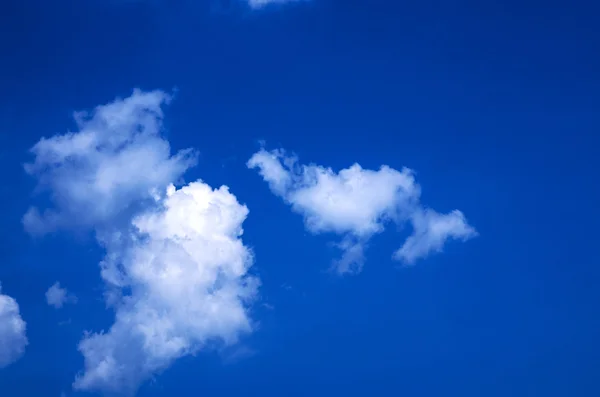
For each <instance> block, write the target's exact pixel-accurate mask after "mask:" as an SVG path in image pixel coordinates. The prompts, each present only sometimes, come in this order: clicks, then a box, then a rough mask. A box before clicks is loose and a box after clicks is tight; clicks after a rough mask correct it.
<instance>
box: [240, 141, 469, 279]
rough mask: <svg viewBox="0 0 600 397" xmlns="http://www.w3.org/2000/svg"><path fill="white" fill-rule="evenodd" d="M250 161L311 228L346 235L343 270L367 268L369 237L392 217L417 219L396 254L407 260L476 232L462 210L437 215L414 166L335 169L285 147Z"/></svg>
mask: <svg viewBox="0 0 600 397" xmlns="http://www.w3.org/2000/svg"><path fill="white" fill-rule="evenodd" d="M247 165H248V167H249V168H256V169H258V171H259V173H260V175H261V176H262V177H263V179H264V180H265V181H266V182H267V183H268V184H269V187H270V189H271V191H272V192H273V193H274V194H276V195H278V196H280V197H282V198H283V199H284V200H285V201H286V202H287V203H288V204H290V205H291V207H292V209H293V210H294V211H295V212H297V213H299V214H301V215H302V216H303V217H304V222H305V225H306V228H307V229H308V230H309V231H311V232H313V233H315V234H317V233H326V232H332V233H336V234H338V235H341V236H342V241H341V242H340V243H339V244H338V247H339V248H340V249H341V251H342V257H341V258H340V259H339V260H337V261H336V262H335V263H334V265H335V268H336V270H337V271H338V272H340V273H346V272H358V271H360V270H361V268H362V265H363V263H364V251H365V248H366V245H367V243H368V241H369V239H370V238H371V237H372V236H373V235H375V234H377V233H380V232H382V231H383V230H384V228H385V225H386V224H387V223H389V222H390V221H393V222H395V223H397V224H403V223H405V222H407V221H410V222H411V223H412V224H413V228H414V234H413V235H412V236H411V237H409V239H408V240H407V242H406V244H405V245H404V246H403V247H402V248H401V249H400V250H399V251H398V253H396V254H395V256H394V257H395V258H396V259H401V260H405V261H407V262H413V261H414V260H416V259H417V258H419V257H424V256H426V255H427V254H428V253H429V252H430V251H439V250H441V248H442V245H443V244H444V242H445V241H446V240H447V239H449V238H461V239H467V238H469V237H472V236H474V235H475V231H474V229H472V228H471V227H470V226H468V225H467V224H466V220H465V219H464V216H462V213H460V212H459V211H454V212H452V213H450V214H448V215H443V216H442V215H439V214H438V216H437V217H434V216H433V215H432V214H437V213H435V212H432V211H426V210H424V209H423V208H422V206H421V204H420V194H421V189H420V187H419V185H418V184H417V183H416V181H415V178H414V174H413V172H412V171H411V170H410V169H408V168H404V169H402V171H397V170H395V169H392V168H390V167H388V166H385V165H384V166H381V167H380V169H379V170H377V171H374V170H367V169H363V168H362V167H361V166H360V165H358V164H354V165H352V166H350V167H349V168H346V169H343V170H340V171H339V172H335V171H333V170H332V169H331V168H325V167H323V166H319V165H315V164H309V165H299V164H298V162H297V159H296V158H295V157H293V156H286V154H285V152H284V151H283V150H282V149H279V150H274V151H270V152H268V151H266V150H264V149H261V150H260V151H258V152H257V153H255V154H254V155H253V156H252V157H251V158H250V160H249V161H248V163H247ZM419 214H423V216H419ZM458 214H460V216H458ZM423 217H426V218H427V220H428V221H427V222H426V221H424V220H423ZM461 221H462V223H461Z"/></svg>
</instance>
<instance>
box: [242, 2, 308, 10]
mask: <svg viewBox="0 0 600 397" xmlns="http://www.w3.org/2000/svg"><path fill="white" fill-rule="evenodd" d="M297 1H302V0H248V4H249V5H250V7H252V8H254V9H259V8H263V7H265V6H268V5H272V4H285V3H292V2H297Z"/></svg>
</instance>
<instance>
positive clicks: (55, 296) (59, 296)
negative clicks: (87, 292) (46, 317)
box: [46, 282, 77, 309]
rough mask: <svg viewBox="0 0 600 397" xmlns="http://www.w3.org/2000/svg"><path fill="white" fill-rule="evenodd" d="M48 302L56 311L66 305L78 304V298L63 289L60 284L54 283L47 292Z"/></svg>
mask: <svg viewBox="0 0 600 397" xmlns="http://www.w3.org/2000/svg"><path fill="white" fill-rule="evenodd" d="M46 302H47V303H48V305H50V306H53V307H54V308H55V309H60V308H61V307H63V306H64V305H65V303H77V297H76V296H75V295H72V294H70V293H69V292H68V291H67V289H66V288H61V287H60V283H59V282H56V283H54V284H53V285H52V286H51V287H50V288H48V291H46Z"/></svg>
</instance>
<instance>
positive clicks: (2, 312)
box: [0, 286, 27, 368]
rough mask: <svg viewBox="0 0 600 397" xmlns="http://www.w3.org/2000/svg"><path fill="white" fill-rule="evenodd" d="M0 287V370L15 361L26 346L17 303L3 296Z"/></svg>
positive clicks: (24, 326)
mask: <svg viewBox="0 0 600 397" xmlns="http://www.w3.org/2000/svg"><path fill="white" fill-rule="evenodd" d="M1 292H2V286H0V368H4V367H6V366H8V365H10V364H12V363H13V362H15V361H17V360H18V359H19V358H21V356H22V355H23V353H25V347H26V346H27V336H26V335H25V328H26V324H25V321H23V319H22V318H21V314H20V313H19V305H18V304H17V301H15V300H14V299H13V298H11V297H10V296H8V295H3V294H2V293H1Z"/></svg>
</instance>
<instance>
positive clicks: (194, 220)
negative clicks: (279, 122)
mask: <svg viewBox="0 0 600 397" xmlns="http://www.w3.org/2000/svg"><path fill="white" fill-rule="evenodd" d="M168 100H169V97H168V96H167V95H166V94H165V93H163V92H161V91H153V92H142V91H137V90H136V91H134V92H133V95H131V96H130V97H129V98H126V99H123V100H121V99H117V100H115V101H114V102H112V103H110V104H108V105H104V106H99V107H97V108H96V109H95V110H94V111H93V112H91V113H90V114H85V117H82V116H81V115H79V116H78V117H77V121H78V126H79V131H78V132H75V133H69V134H66V135H61V136H55V137H52V138H49V139H42V140H41V141H40V142H38V144H36V145H35V146H34V148H33V149H32V151H33V153H34V154H35V155H36V158H35V161H34V162H33V163H32V164H30V165H28V166H27V170H28V171H29V172H30V173H31V174H33V175H36V176H38V177H39V180H40V184H41V187H43V188H47V189H49V190H50V192H51V193H52V197H53V198H55V205H56V207H55V209H53V210H50V211H45V212H40V211H38V210H30V211H29V212H28V213H27V215H26V216H25V219H24V223H25V226H26V227H28V229H29V230H31V231H32V232H36V233H40V232H45V231H48V230H55V229H57V228H64V227H92V228H94V229H95V231H96V235H97V238H98V241H99V242H100V243H101V244H102V245H103V246H104V247H105V249H106V256H105V258H104V260H103V261H102V262H101V263H100V267H101V274H102V278H103V279H104V281H105V283H106V287H107V288H106V290H107V293H106V297H107V303H108V304H109V305H110V306H111V307H113V308H114V310H115V322H114V324H113V325H112V326H111V328H110V329H109V330H108V331H106V332H100V333H93V334H89V335H87V336H86V337H85V338H84V339H83V340H82V341H81V343H80V345H79V350H80V351H81V353H82V354H83V356H84V360H85V369H84V370H83V371H82V373H81V374H80V375H79V376H78V377H77V379H76V380H75V382H74V387H75V388H76V389H80V390H88V391H100V392H104V393H113V392H114V393H133V392H135V390H136V388H137V387H138V386H139V385H140V384H141V383H142V382H143V381H144V380H146V379H148V378H150V377H151V376H153V375H154V374H156V373H158V372H160V371H162V370H164V369H165V368H167V367H168V366H170V364H172V363H173V361H175V360H176V359H178V358H180V357H182V356H185V355H189V354H194V353H196V352H197V351H199V350H201V349H203V348H210V347H212V346H216V345H224V344H231V343H234V342H235V341H236V340H237V339H238V337H239V336H240V335H241V334H242V333H245V332H249V331H251V330H252V322H251V320H250V318H249V315H248V306H249V304H250V303H251V301H252V300H253V298H254V297H255V296H256V294H257V288H258V285H259V281H258V279H257V278H255V277H252V276H251V275H249V274H248V272H249V269H250V267H251V266H252V263H253V257H252V253H251V251H250V249H249V248H248V247H246V246H245V245H244V244H243V242H242V240H241V236H242V233H243V229H242V224H243V222H244V220H245V219H246V217H247V215H248V209H247V208H246V206H244V205H242V204H240V203H239V202H238V201H237V199H236V197H235V196H234V195H233V194H232V193H230V192H229V190H228V188H227V187H226V186H222V187H220V188H218V189H213V188H211V187H210V186H208V185H207V184H205V183H203V182H202V181H200V180H198V181H196V182H193V183H190V184H188V185H185V186H183V187H180V188H176V187H175V184H176V183H178V181H180V180H181V177H182V175H183V173H184V172H185V171H186V170H187V169H188V168H189V167H190V166H191V165H193V164H194V162H195V154H194V151H193V150H189V149H188V150H184V151H181V152H179V153H177V154H175V155H171V154H170V149H169V144H168V142H167V141H166V140H165V139H164V138H163V137H162V136H161V129H162V116H163V113H162V110H161V107H162V105H163V104H164V103H166V102H168ZM74 215H77V216H79V218H78V219H76V221H75V223H72V222H71V220H72V219H73V216H74Z"/></svg>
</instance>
